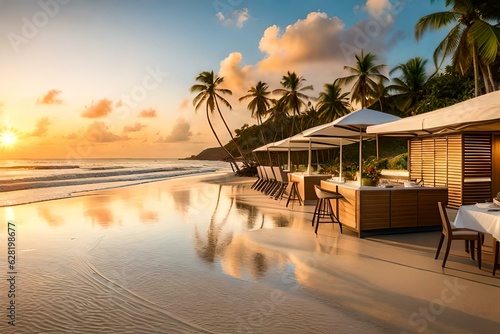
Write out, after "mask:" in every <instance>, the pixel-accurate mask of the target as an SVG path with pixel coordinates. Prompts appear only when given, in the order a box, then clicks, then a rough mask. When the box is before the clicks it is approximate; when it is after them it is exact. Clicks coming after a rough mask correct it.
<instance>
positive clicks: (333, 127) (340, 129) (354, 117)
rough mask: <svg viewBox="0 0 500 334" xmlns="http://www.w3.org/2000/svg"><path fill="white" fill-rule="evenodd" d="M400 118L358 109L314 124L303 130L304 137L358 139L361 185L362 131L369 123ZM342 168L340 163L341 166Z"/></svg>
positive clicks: (386, 121) (364, 130)
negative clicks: (324, 122) (332, 119)
mask: <svg viewBox="0 0 500 334" xmlns="http://www.w3.org/2000/svg"><path fill="white" fill-rule="evenodd" d="M399 119H401V118H400V117H397V116H394V115H391V114H387V113H383V112H380V111H377V110H372V109H360V110H357V111H353V112H351V113H349V114H347V115H345V116H342V117H340V118H337V119H336V120H334V121H333V122H330V123H327V124H323V125H320V126H316V127H314V128H311V129H309V130H306V131H304V132H303V133H304V136H306V137H337V138H351V139H352V138H356V137H357V138H358V139H359V176H360V177H359V184H360V185H361V172H362V169H363V152H362V150H363V132H366V128H367V127H368V126H370V125H376V124H383V123H388V122H393V121H396V120H399ZM340 169H341V170H342V165H341V168H340Z"/></svg>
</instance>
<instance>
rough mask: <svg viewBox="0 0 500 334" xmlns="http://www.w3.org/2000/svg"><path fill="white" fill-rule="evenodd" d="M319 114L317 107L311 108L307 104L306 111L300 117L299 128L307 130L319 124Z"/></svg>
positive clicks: (311, 106)
mask: <svg viewBox="0 0 500 334" xmlns="http://www.w3.org/2000/svg"><path fill="white" fill-rule="evenodd" d="M320 121H321V119H320V114H319V113H318V110H317V106H316V107H315V106H313V104H312V103H311V102H308V103H307V110H306V112H305V113H303V114H302V115H301V117H300V122H301V128H304V129H308V128H312V127H313V126H316V125H319V124H320Z"/></svg>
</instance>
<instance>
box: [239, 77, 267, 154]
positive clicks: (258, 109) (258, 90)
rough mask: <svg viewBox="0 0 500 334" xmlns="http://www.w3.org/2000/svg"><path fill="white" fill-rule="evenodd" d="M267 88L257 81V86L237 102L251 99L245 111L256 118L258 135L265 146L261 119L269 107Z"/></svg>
mask: <svg viewBox="0 0 500 334" xmlns="http://www.w3.org/2000/svg"><path fill="white" fill-rule="evenodd" d="M268 88H269V87H268V86H267V84H266V83H265V82H262V81H259V82H257V85H255V86H254V87H251V88H250V89H249V90H248V94H247V95H245V96H242V97H240V98H239V100H238V101H239V102H241V101H243V100H246V99H249V98H252V100H251V101H250V102H249V103H248V106H247V109H248V110H249V111H251V112H252V117H255V118H257V124H258V125H259V129H260V134H261V136H262V141H263V144H266V140H265V138H264V134H263V133H262V126H261V125H262V118H263V117H266V116H267V115H268V114H269V108H270V107H271V99H270V98H269V97H267V96H268V95H269V94H270V93H271V92H269V91H268Z"/></svg>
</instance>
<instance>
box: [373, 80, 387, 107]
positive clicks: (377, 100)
mask: <svg viewBox="0 0 500 334" xmlns="http://www.w3.org/2000/svg"><path fill="white" fill-rule="evenodd" d="M372 97H373V99H372V100H371V101H370V102H371V104H370V105H369V106H368V108H370V109H374V108H375V109H376V110H380V111H385V110H386V109H387V108H388V107H389V105H388V104H389V102H390V96H389V92H388V89H387V87H386V86H385V84H384V80H380V81H379V82H378V83H377V86H376V87H375V89H374V90H373V96H372ZM377 104H378V106H376V105H377ZM375 106H376V107H375Z"/></svg>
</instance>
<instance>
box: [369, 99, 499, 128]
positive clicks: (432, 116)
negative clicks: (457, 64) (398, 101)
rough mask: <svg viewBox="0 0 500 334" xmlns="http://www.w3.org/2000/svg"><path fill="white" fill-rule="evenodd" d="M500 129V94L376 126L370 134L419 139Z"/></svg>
mask: <svg viewBox="0 0 500 334" xmlns="http://www.w3.org/2000/svg"><path fill="white" fill-rule="evenodd" d="M499 128H500V91H496V92H492V93H489V94H485V95H481V96H478V97H476V98H473V99H469V100H466V101H463V102H460V103H457V104H454V105H452V106H449V107H445V108H441V109H438V110H434V111H430V112H426V113H424V114H419V115H415V116H410V117H405V118H403V119H401V120H398V121H395V122H391V123H387V124H380V125H373V126H370V127H368V129H367V130H366V132H368V133H377V134H378V133H380V134H383V135H394V136H403V135H410V136H417V135H428V134H429V133H445V132H453V131H458V130H468V131H497V130H498V129H499Z"/></svg>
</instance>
